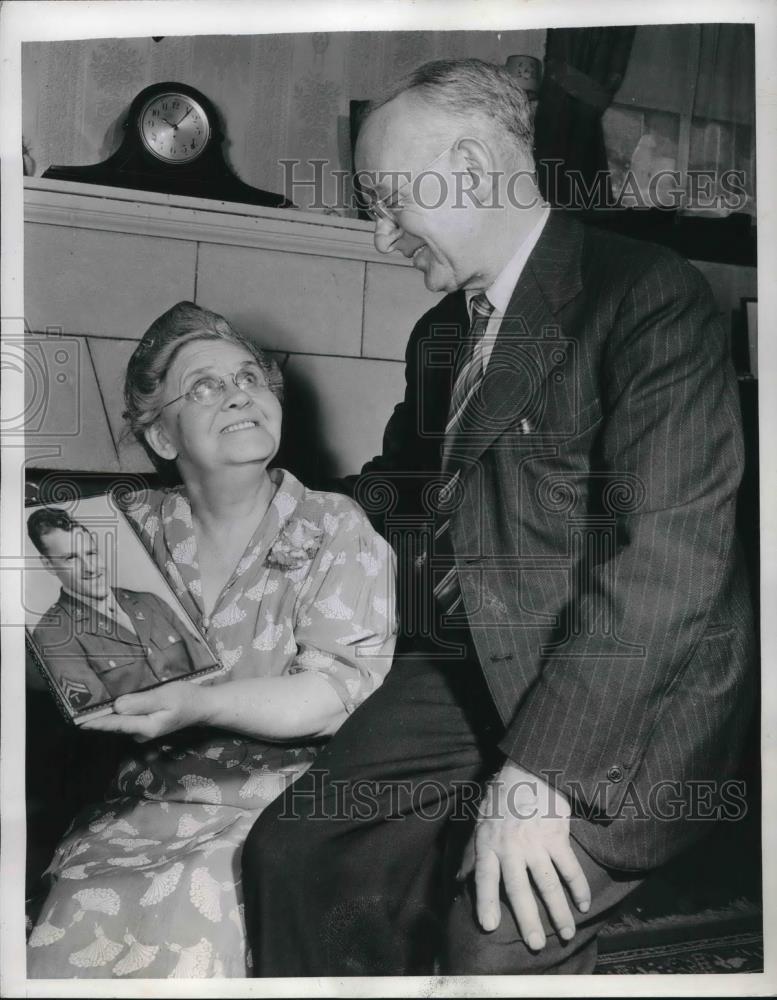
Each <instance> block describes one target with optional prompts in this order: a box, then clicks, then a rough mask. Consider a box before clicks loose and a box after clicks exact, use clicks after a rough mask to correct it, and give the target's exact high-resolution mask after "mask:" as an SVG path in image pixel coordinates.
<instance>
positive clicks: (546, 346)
mask: <svg viewBox="0 0 777 1000" xmlns="http://www.w3.org/2000/svg"><path fill="white" fill-rule="evenodd" d="M582 240H583V229H582V226H580V225H579V224H578V223H576V222H574V221H571V220H568V219H567V218H565V217H564V216H563V215H562V214H561V213H558V212H551V215H550V217H549V219H548V221H547V223H546V224H545V228H544V230H543V232H542V235H541V236H540V239H539V240H538V242H537V245H536V246H535V248H534V250H533V251H532V254H531V256H530V257H529V260H528V261H527V263H526V266H525V267H524V269H523V272H522V273H521V277H520V278H519V280H518V283H517V285H516V286H515V289H514V291H513V295H512V298H511V300H510V305H509V306H508V309H507V312H506V313H505V315H504V318H503V319H502V323H501V324H500V327H499V332H498V334H497V337H496V340H495V342H494V347H493V351H492V353H491V357H490V359H489V361H488V366H487V368H486V373H485V375H484V377H483V380H482V382H481V383H480V385H479V387H478V389H477V390H476V391H475V392H474V393H473V395H472V398H471V399H470V401H469V403H468V404H467V406H466V407H465V409H464V412H463V413H462V417H461V419H460V421H459V423H458V426H457V427H456V429H455V430H454V431H453V432H452V433H451V434H450V435H449V436H448V438H447V439H446V441H445V447H444V452H443V471H444V472H446V473H448V474H453V473H455V472H456V470H457V469H460V470H461V471H462V472H463V471H464V469H465V468H466V467H468V466H470V465H471V464H473V463H474V462H476V461H477V459H478V458H479V457H480V456H481V455H482V454H483V452H484V451H485V450H486V448H488V446H489V445H490V444H491V443H492V442H493V441H494V440H495V439H496V438H497V437H499V436H500V435H501V434H503V433H504V432H505V431H507V430H508V429H509V428H511V427H513V428H515V431H516V433H518V434H520V433H531V432H533V431H536V430H537V429H538V427H539V424H540V422H541V418H542V410H543V400H544V397H545V383H546V382H547V379H548V378H549V377H550V375H551V374H552V372H553V371H554V369H555V368H558V366H559V364H560V363H561V361H560V357H559V355H558V352H557V350H556V349H555V343H556V341H557V339H558V319H557V317H556V314H557V313H558V312H559V311H560V309H561V308H562V307H563V306H564V305H565V304H566V303H567V302H568V301H569V300H570V299H572V298H574V296H575V295H577V294H578V293H579V292H580V291H581V289H582V281H581V277H580V255H581V250H582Z"/></svg>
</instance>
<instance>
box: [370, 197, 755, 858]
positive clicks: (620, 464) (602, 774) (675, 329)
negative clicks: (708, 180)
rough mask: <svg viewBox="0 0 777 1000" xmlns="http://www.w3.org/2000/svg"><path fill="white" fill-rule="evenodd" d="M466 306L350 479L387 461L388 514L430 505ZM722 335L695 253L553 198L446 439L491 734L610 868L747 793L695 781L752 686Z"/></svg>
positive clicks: (732, 757) (737, 729)
mask: <svg viewBox="0 0 777 1000" xmlns="http://www.w3.org/2000/svg"><path fill="white" fill-rule="evenodd" d="M467 325H468V319H467V313H466V308H465V302H464V295H463V293H462V292H457V293H454V294H452V295H449V296H447V297H446V298H445V299H443V300H442V301H441V302H440V303H439V304H438V305H437V306H435V307H434V308H433V309H432V310H430V311H429V312H428V313H427V314H426V315H425V316H424V317H423V318H422V319H421V320H420V321H419V323H418V324H417V325H416V327H415V329H414V331H413V333H412V336H411V338H410V341H409V344H408V349H407V356H406V362H407V367H406V375H407V386H406V393H405V398H404V400H403V401H402V402H401V403H400V404H399V405H398V406H397V407H396V409H395V411H394V413H393V415H392V417H391V419H390V421H389V423H388V426H387V428H386V432H385V437H384V443H383V453H382V455H381V456H380V457H378V458H376V459H374V460H373V461H372V462H371V463H369V464H368V465H367V466H365V468H364V469H363V470H362V481H361V483H360V488H359V489H358V490H357V497H358V496H359V495H361V496H362V497H363V496H365V495H366V494H365V488H367V487H368V485H369V484H370V483H374V477H375V476H376V475H377V476H378V477H380V478H383V477H389V478H390V479H391V480H392V482H393V487H392V489H394V490H395V491H396V495H397V497H398V499H397V501H396V504H395V505H394V507H393V508H392V511H391V516H394V515H396V516H397V517H398V518H399V517H401V516H403V515H408V514H410V515H418V514H419V513H423V510H424V509H427V508H428V507H429V498H430V496H431V495H432V494H430V492H429V490H428V489H426V490H425V489H424V486H425V485H428V483H429V481H430V480H431V481H434V480H435V479H438V480H439V474H440V469H441V462H442V457H441V456H442V453H443V448H442V445H443V437H444V427H445V422H446V416H447V409H448V402H449V398H450V389H451V362H450V358H451V356H452V347H453V346H454V343H455V340H456V339H457V338H458V337H459V336H460V331H461V330H466V328H467ZM728 353H729V352H728V343H727V339H726V336H725V334H724V331H723V328H722V325H721V324H720V322H719V320H718V317H717V314H716V310H715V306H714V304H713V301H712V297H711V295H710V291H709V288H708V286H707V284H706V282H705V280H704V279H703V278H702V276H701V275H700V274H699V272H698V271H697V270H696V269H695V268H693V267H692V266H691V265H690V264H688V263H687V262H686V261H684V260H682V259H681V258H679V257H677V256H676V255H675V254H673V253H672V252H670V251H668V250H666V249H664V248H661V247H657V246H653V245H650V244H646V243H640V242H637V241H633V240H628V239H625V238H622V237H616V236H613V235H610V234H606V233H604V232H601V231H598V230H596V229H594V228H590V227H586V226H583V225H582V224H581V223H579V222H577V221H575V220H572V219H570V218H568V217H567V216H566V215H564V214H563V213H560V212H556V211H554V212H552V213H551V216H550V218H549V220H548V222H547V224H546V226H545V229H544V231H543V233H542V236H541V238H540V240H539V242H538V243H537V245H536V247H535V249H534V251H533V253H532V254H531V257H530V259H529V261H528V263H527V265H526V267H525V269H524V271H523V273H522V275H521V278H520V280H519V282H518V285H517V286H516V288H515V291H514V293H513V296H512V300H511V303H510V308H509V310H508V312H507V313H506V314H505V318H504V320H503V321H502V324H501V327H500V330H499V334H498V337H497V340H496V343H495V346H494V350H493V353H492V355H491V359H490V361H489V363H488V368H487V371H486V375H485V377H484V379H483V382H482V384H481V387H480V390H479V392H478V393H477V396H476V398H475V399H473V401H472V403H471V405H470V407H469V409H468V411H467V415H466V417H465V419H464V421H463V423H462V425H461V427H460V429H459V431H458V432H457V434H456V437H455V439H454V440H452V441H449V442H448V445H447V447H446V449H445V452H446V468H445V474H446V476H447V475H450V474H451V473H453V472H455V471H456V469H458V470H459V483H460V489H459V490H454V491H453V494H452V496H451V499H450V503H451V504H452V506H453V512H452V520H451V534H450V542H451V544H452V548H453V554H454V556H455V561H456V566H457V568H458V571H459V582H460V587H461V592H462V595H463V599H464V607H465V609H466V616H467V620H468V622H469V626H470V629H471V633H472V636H473V640H474V643H475V647H476V650H477V654H478V659H479V661H480V665H481V668H482V670H483V673H484V675H485V678H486V681H487V683H488V686H489V689H490V691H491V695H492V697H493V700H494V703H495V705H496V707H497V709H498V711H499V713H500V716H501V718H502V721H503V722H504V725H505V731H504V736H503V739H502V741H501V749H502V750H504V752H505V753H506V754H507V756H508V757H510V758H511V759H512V760H514V761H515V762H516V763H518V764H519V765H521V766H522V767H524V768H525V769H527V770H529V771H531V772H533V773H535V774H538V775H540V776H542V777H545V778H546V780H549V781H550V782H551V783H553V784H556V785H557V787H558V788H559V789H560V790H561V791H563V792H564V793H565V794H567V795H568V796H569V797H570V798H571V799H572V801H573V808H574V818H573V820H572V833H573V835H574V836H575V837H576V838H577V839H578V840H579V842H580V843H581V844H582V845H583V846H584V847H585V848H587V849H588V850H589V851H590V853H592V854H593V855H594V856H595V857H596V858H598V859H599V860H600V861H602V862H603V863H605V864H609V865H612V866H614V867H616V868H619V869H638V870H642V869H648V868H651V867H654V866H655V865H658V864H659V863H661V862H663V861H664V860H666V859H667V858H668V857H670V856H671V855H672V854H674V853H675V852H676V851H677V850H678V849H679V848H680V847H681V846H684V845H685V844H687V843H689V842H690V841H691V840H692V839H693V838H695V837H696V836H698V835H699V834H700V833H701V832H702V831H703V830H704V829H705V828H708V827H709V822H708V820H709V818H710V816H711V815H712V814H713V812H714V808H715V807H716V805H717V806H718V807H721V806H722V808H723V809H724V810H725V809H727V808H728V807H729V806H732V804H733V808H737V806H738V805H741V803H733V796H734V790H732V789H729V790H728V793H726V792H725V791H724V793H723V798H722V799H719V798H718V797H716V795H715V794H713V795H712V798H710V793H709V792H708V791H706V790H705V787H706V786H705V785H699V784H694V783H695V782H708V781H709V782H716V783H718V786H719V785H720V783H721V782H724V781H725V780H726V779H728V778H730V776H731V775H732V773H734V769H735V767H736V765H737V758H738V755H739V752H740V748H741V744H742V739H743V734H744V732H745V730H746V726H747V723H748V720H749V716H750V711H751V704H752V691H753V681H752V677H753V670H752V665H753V634H752V627H753V626H752V614H751V607H750V599H749V595H748V592H747V584H746V580H745V574H744V571H743V566H742V560H741V555H740V552H739V546H738V544H737V541H736V538H735V530H734V517H735V507H736V499H737V488H738V485H739V481H740V477H741V473H742V467H743V442H742V433H741V418H740V412H739V401H738V395H737V387H736V379H735V375H734V372H733V369H732V366H731V363H730V360H729V356H728ZM449 451H450V456H448V452H449ZM376 522H377V523H378V526H379V527H380V528H382V529H383V530H384V531H388V530H389V523H388V518H386V517H384V518H380V517H377V518H376ZM397 523H400V522H399V521H397V520H395V521H394V524H395V525H396V524H397ZM389 533H390V532H389ZM430 555H431V558H430V560H429V562H430V563H431V564H432V565H433V564H434V563H435V558H434V551H432V552H431V553H430ZM416 562H417V560H416ZM400 570H401V572H402V574H405V573H412V572H415V569H414V568H413V567H405V566H402V563H401V560H400ZM406 583H407V578H405V577H404V576H401V577H400V586H403V585H405V584H406ZM726 794H728V798H727V797H726ZM694 796H695V798H694ZM727 803H728V806H727ZM689 810H690V812H692V813H693V814H694V815H698V819H693V818H691V817H690V816H689Z"/></svg>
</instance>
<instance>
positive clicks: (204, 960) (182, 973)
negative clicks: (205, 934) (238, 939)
mask: <svg viewBox="0 0 777 1000" xmlns="http://www.w3.org/2000/svg"><path fill="white" fill-rule="evenodd" d="M167 947H168V948H169V949H170V951H172V952H177V953H178V955H179V956H180V957H179V959H178V962H177V963H176V966H175V968H174V969H173V971H172V972H171V973H170V977H169V978H170V979H205V978H206V977H207V975H208V969H209V968H210V959H211V954H212V953H213V945H212V944H211V943H210V941H208V939H207V938H200V940H199V941H198V942H197V944H193V945H191V946H190V947H189V948H183V947H181V945H180V944H175V943H173V944H168V945H167Z"/></svg>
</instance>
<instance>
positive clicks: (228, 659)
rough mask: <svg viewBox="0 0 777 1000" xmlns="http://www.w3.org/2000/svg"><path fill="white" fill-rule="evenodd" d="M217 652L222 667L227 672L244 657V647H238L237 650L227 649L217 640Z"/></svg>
mask: <svg viewBox="0 0 777 1000" xmlns="http://www.w3.org/2000/svg"><path fill="white" fill-rule="evenodd" d="M216 651H217V652H218V656H219V660H220V662H221V665H222V666H223V667H224V668H225V669H226V670H231V669H232V668H233V667H234V665H235V664H236V663H238V662H239V660H240V657H241V656H242V655H243V647H242V646H238V647H237V649H226V647H225V646H224V643H223V642H221V640H220V639H219V640H216Z"/></svg>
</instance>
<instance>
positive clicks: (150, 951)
mask: <svg viewBox="0 0 777 1000" xmlns="http://www.w3.org/2000/svg"><path fill="white" fill-rule="evenodd" d="M124 941H125V943H126V944H128V945H129V946H130V949H129V951H128V952H127V954H126V955H125V956H124V958H122V959H120V960H119V961H118V962H117V963H116V965H114V967H113V969H112V970H111V971H112V973H113V975H114V976H128V975H129V974H130V973H131V972H138V971H139V970H140V969H146V968H148V966H149V965H151V963H152V962H153V961H154V959H155V958H156V956H157V952H158V951H159V945H158V944H141V943H140V941H138V940H137V938H135V937H133V936H132V934H130V932H129V931H127V933H126V934H125V935H124Z"/></svg>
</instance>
